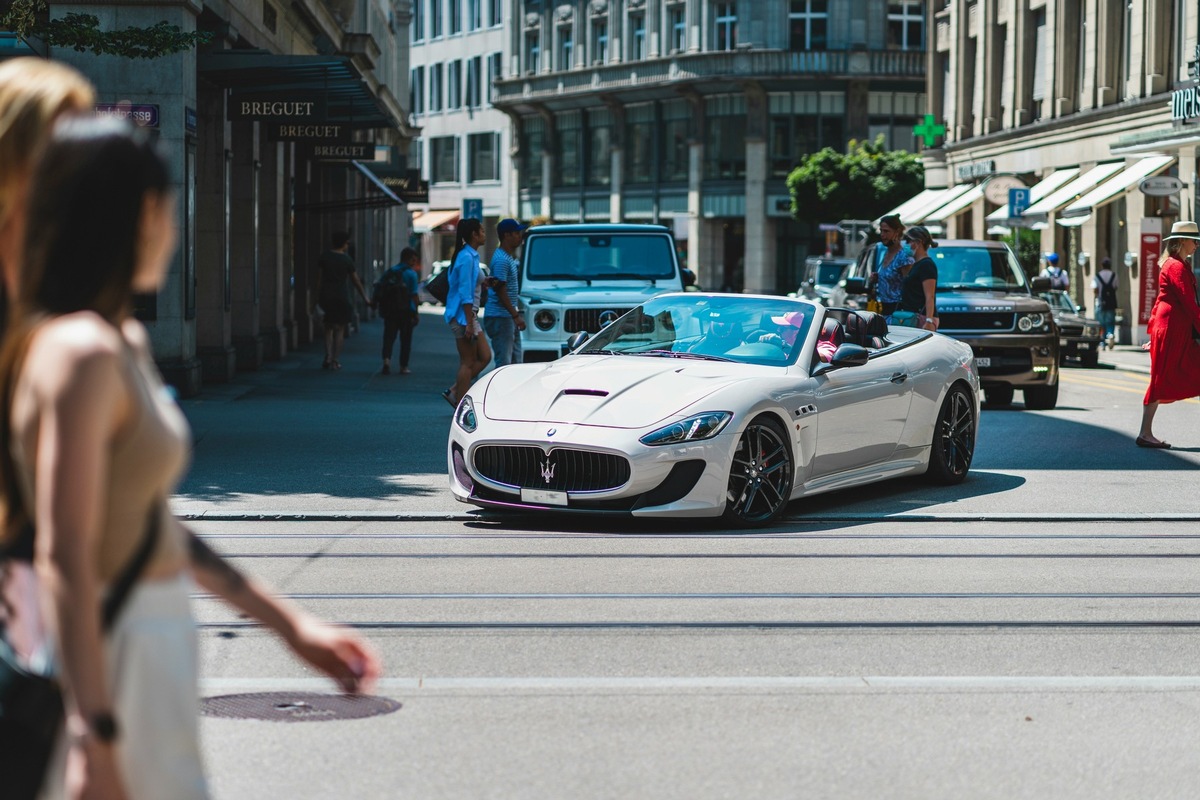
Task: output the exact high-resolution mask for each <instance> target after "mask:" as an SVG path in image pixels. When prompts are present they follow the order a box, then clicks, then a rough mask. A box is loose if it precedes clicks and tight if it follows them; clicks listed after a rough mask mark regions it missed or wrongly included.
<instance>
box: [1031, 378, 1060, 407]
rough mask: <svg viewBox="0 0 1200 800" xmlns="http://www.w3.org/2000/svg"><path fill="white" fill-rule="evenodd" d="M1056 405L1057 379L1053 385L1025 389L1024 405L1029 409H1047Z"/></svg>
mask: <svg viewBox="0 0 1200 800" xmlns="http://www.w3.org/2000/svg"><path fill="white" fill-rule="evenodd" d="M1057 405H1058V381H1055V382H1054V385H1053V386H1039V387H1037V388H1036V389H1026V390H1025V407H1026V408H1028V409H1029V410H1030V411H1049V410H1051V409H1052V408H1054V407H1055V406H1057Z"/></svg>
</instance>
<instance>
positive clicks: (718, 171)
mask: <svg viewBox="0 0 1200 800" xmlns="http://www.w3.org/2000/svg"><path fill="white" fill-rule="evenodd" d="M706 137H707V138H706V139H705V140H704V177H705V179H707V180H719V181H732V180H741V179H743V178H745V177H746V117H745V115H744V114H743V115H741V116H729V117H709V118H708V120H707V124H706Z"/></svg>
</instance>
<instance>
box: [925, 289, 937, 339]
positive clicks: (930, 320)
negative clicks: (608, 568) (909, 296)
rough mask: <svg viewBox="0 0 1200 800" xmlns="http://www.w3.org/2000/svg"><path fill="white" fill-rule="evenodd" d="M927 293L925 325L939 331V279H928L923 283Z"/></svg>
mask: <svg viewBox="0 0 1200 800" xmlns="http://www.w3.org/2000/svg"><path fill="white" fill-rule="evenodd" d="M921 288H922V289H923V290H924V291H925V317H926V320H925V324H926V325H927V326H932V327H933V329H934V330H935V331H936V330H937V326H938V324H937V278H926V279H925V280H923V281H921Z"/></svg>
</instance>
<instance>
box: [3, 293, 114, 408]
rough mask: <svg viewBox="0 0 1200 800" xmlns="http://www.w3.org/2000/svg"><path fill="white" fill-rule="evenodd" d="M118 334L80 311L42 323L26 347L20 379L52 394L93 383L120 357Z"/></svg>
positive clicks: (95, 317) (97, 318)
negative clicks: (64, 387) (91, 381)
mask: <svg viewBox="0 0 1200 800" xmlns="http://www.w3.org/2000/svg"><path fill="white" fill-rule="evenodd" d="M121 347H122V345H121V335H120V332H119V331H118V330H117V329H116V328H115V327H113V325H112V324H110V323H109V322H107V321H106V320H105V319H104V318H103V317H101V316H100V315H99V314H96V313H94V312H91V311H79V312H75V313H72V314H64V315H62V316H60V317H56V318H54V319H52V320H49V321H48V322H45V323H43V324H42V325H41V326H40V327H39V328H38V330H37V332H36V333H35V334H34V335H33V339H32V340H31V341H30V343H29V353H28V355H27V356H26V360H25V365H26V366H25V369H24V370H23V371H22V373H23V376H24V377H25V378H27V379H28V380H30V381H31V382H32V383H33V384H34V385H35V386H37V387H39V388H42V389H48V390H54V389H56V388H61V387H63V386H66V385H68V384H75V383H78V382H80V381H89V380H92V379H94V373H95V370H96V368H100V369H105V368H107V367H109V366H111V365H113V364H116V363H117V362H118V360H119V359H120V357H121Z"/></svg>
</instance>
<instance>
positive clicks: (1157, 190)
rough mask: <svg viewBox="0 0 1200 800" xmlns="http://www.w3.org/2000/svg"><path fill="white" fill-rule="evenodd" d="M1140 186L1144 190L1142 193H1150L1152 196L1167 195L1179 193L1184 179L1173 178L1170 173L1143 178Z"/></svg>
mask: <svg viewBox="0 0 1200 800" xmlns="http://www.w3.org/2000/svg"><path fill="white" fill-rule="evenodd" d="M1138 188H1139V189H1141V190H1142V194H1148V195H1150V196H1151V197H1167V196H1169V195H1173V194H1179V191H1180V190H1181V189H1183V181H1181V180H1179V178H1172V177H1171V176H1170V175H1163V176H1161V177H1158V178H1142V182H1141V183H1139V184H1138Z"/></svg>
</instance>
